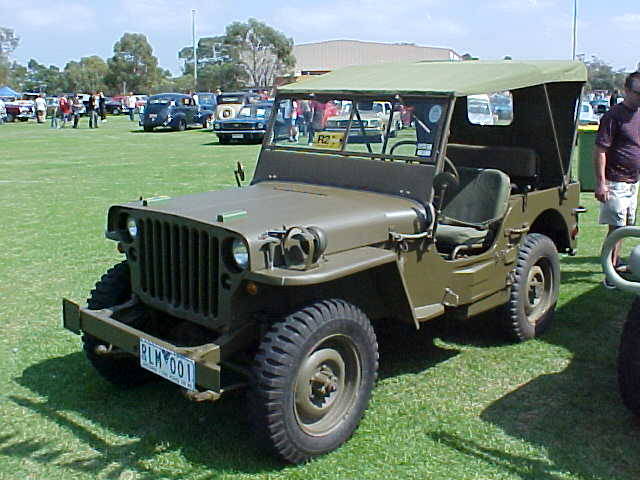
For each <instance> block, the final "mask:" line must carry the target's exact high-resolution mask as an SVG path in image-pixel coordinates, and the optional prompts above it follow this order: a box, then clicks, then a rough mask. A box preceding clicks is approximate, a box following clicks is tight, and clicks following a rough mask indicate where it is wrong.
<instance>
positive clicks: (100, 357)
mask: <svg viewBox="0 0 640 480" xmlns="http://www.w3.org/2000/svg"><path fill="white" fill-rule="evenodd" d="M130 298H131V280H130V273H129V265H128V263H127V262H126V261H124V262H121V263H119V264H117V265H115V266H114V267H113V268H110V269H109V270H107V273H105V274H104V275H103V276H102V278H101V279H100V281H98V282H97V283H96V286H95V288H94V289H93V290H91V296H90V297H89V298H88V299H87V305H88V307H89V309H91V310H102V309H103V308H109V307H113V306H114V305H120V304H122V303H124V302H126V301H127V300H129V299H130ZM143 315H144V313H142V312H138V318H141V317H142V316H143ZM116 316H117V315H114V318H115V317H116ZM116 319H117V318H116ZM126 323H127V324H135V323H136V318H135V316H134V317H133V318H129V319H128V320H127V322H126ZM82 343H83V348H84V352H85V355H86V356H87V358H88V359H89V362H91V365H93V367H94V368H95V369H96V371H97V372H98V373H99V374H100V375H101V376H102V377H103V378H104V379H105V380H107V381H109V382H111V383H113V384H114V385H116V386H118V387H120V388H131V387H135V386H137V385H141V384H143V383H146V382H148V381H149V380H151V379H152V378H153V374H152V373H151V372H149V371H147V370H144V369H143V368H142V367H140V364H139V362H138V359H137V358H136V357H134V356H133V355H129V354H127V353H124V352H118V351H113V347H112V346H111V345H110V344H109V343H107V342H103V341H102V340H100V339H98V338H96V337H94V336H92V335H89V334H87V333H85V334H84V335H83V336H82ZM99 350H102V351H104V352H107V353H106V354H105V353H102V354H100V353H98V351H99Z"/></svg>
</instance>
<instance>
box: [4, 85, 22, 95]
mask: <svg viewBox="0 0 640 480" xmlns="http://www.w3.org/2000/svg"><path fill="white" fill-rule="evenodd" d="M19 96H20V94H19V93H18V92H16V91H15V90H13V89H12V88H11V87H10V86H8V85H5V86H4V87H0V97H19Z"/></svg>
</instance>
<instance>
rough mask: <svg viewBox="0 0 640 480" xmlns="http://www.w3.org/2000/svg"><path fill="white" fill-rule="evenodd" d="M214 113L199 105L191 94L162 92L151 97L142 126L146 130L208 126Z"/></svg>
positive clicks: (141, 121)
mask: <svg viewBox="0 0 640 480" xmlns="http://www.w3.org/2000/svg"><path fill="white" fill-rule="evenodd" d="M213 115H214V113H213V112H212V111H211V110H206V109H202V108H200V107H198V106H197V105H196V103H195V102H194V100H193V98H192V97H191V96H190V95H184V94H182V93H160V94H158V95H153V96H152V97H149V100H148V101H147V106H146V108H145V110H144V113H143V114H142V115H141V118H140V126H142V127H143V128H144V131H145V132H151V131H153V129H154V128H156V127H168V128H171V129H173V130H180V131H182V130H186V129H187V127H190V126H195V125H197V126H198V127H200V128H208V127H209V126H210V124H211V120H212V119H213Z"/></svg>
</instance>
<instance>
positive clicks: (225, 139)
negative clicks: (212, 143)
mask: <svg viewBox="0 0 640 480" xmlns="http://www.w3.org/2000/svg"><path fill="white" fill-rule="evenodd" d="M218 141H219V142H220V143H221V144H222V145H228V144H229V142H230V141H231V138H229V135H220V136H219V137H218Z"/></svg>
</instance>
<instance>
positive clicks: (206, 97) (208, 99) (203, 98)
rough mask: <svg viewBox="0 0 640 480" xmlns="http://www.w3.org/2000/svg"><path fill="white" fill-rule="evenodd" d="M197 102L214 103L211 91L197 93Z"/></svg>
mask: <svg viewBox="0 0 640 480" xmlns="http://www.w3.org/2000/svg"><path fill="white" fill-rule="evenodd" d="M198 102H200V104H207V105H210V104H212V103H214V98H213V93H199V94H198Z"/></svg>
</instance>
